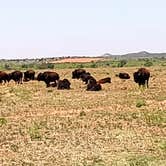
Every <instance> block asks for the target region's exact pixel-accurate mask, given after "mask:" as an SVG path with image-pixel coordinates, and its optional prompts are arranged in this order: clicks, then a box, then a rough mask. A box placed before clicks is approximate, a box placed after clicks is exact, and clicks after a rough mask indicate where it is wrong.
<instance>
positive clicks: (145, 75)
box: [133, 68, 150, 88]
mask: <svg viewBox="0 0 166 166" xmlns="http://www.w3.org/2000/svg"><path fill="white" fill-rule="evenodd" d="M133 77H134V81H135V82H136V83H138V84H139V86H141V85H143V86H145V84H146V86H147V88H148V87H149V85H148V82H149V77H150V72H149V70H147V69H146V68H140V69H138V71H137V72H134V73H133Z"/></svg>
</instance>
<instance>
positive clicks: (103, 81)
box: [97, 77, 111, 84]
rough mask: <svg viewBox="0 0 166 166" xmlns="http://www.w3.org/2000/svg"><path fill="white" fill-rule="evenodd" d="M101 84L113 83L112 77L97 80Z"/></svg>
mask: <svg viewBox="0 0 166 166" xmlns="http://www.w3.org/2000/svg"><path fill="white" fill-rule="evenodd" d="M97 82H98V83H99V84H105V83H111V78H110V77H106V78H103V79H100V80H98V81H97Z"/></svg>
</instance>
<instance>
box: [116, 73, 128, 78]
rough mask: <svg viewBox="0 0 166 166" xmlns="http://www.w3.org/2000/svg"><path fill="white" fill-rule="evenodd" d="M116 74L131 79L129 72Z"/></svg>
mask: <svg viewBox="0 0 166 166" xmlns="http://www.w3.org/2000/svg"><path fill="white" fill-rule="evenodd" d="M116 76H118V77H119V78H121V79H130V75H129V74H128V73H119V74H117V75H116Z"/></svg>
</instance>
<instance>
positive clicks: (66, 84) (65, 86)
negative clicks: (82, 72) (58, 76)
mask: <svg viewBox="0 0 166 166" xmlns="http://www.w3.org/2000/svg"><path fill="white" fill-rule="evenodd" d="M70 85H71V83H70V82H69V80H68V79H63V80H59V81H58V85H57V89H70Z"/></svg>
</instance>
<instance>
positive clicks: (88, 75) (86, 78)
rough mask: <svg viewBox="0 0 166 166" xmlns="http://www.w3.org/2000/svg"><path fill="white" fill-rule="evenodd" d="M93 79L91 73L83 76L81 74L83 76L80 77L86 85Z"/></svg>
mask: <svg viewBox="0 0 166 166" xmlns="http://www.w3.org/2000/svg"><path fill="white" fill-rule="evenodd" d="M92 78H93V77H92V76H91V75H90V73H89V72H87V73H83V74H81V76H80V79H81V80H82V81H83V82H85V84H87V83H88V80H90V79H92Z"/></svg>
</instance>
